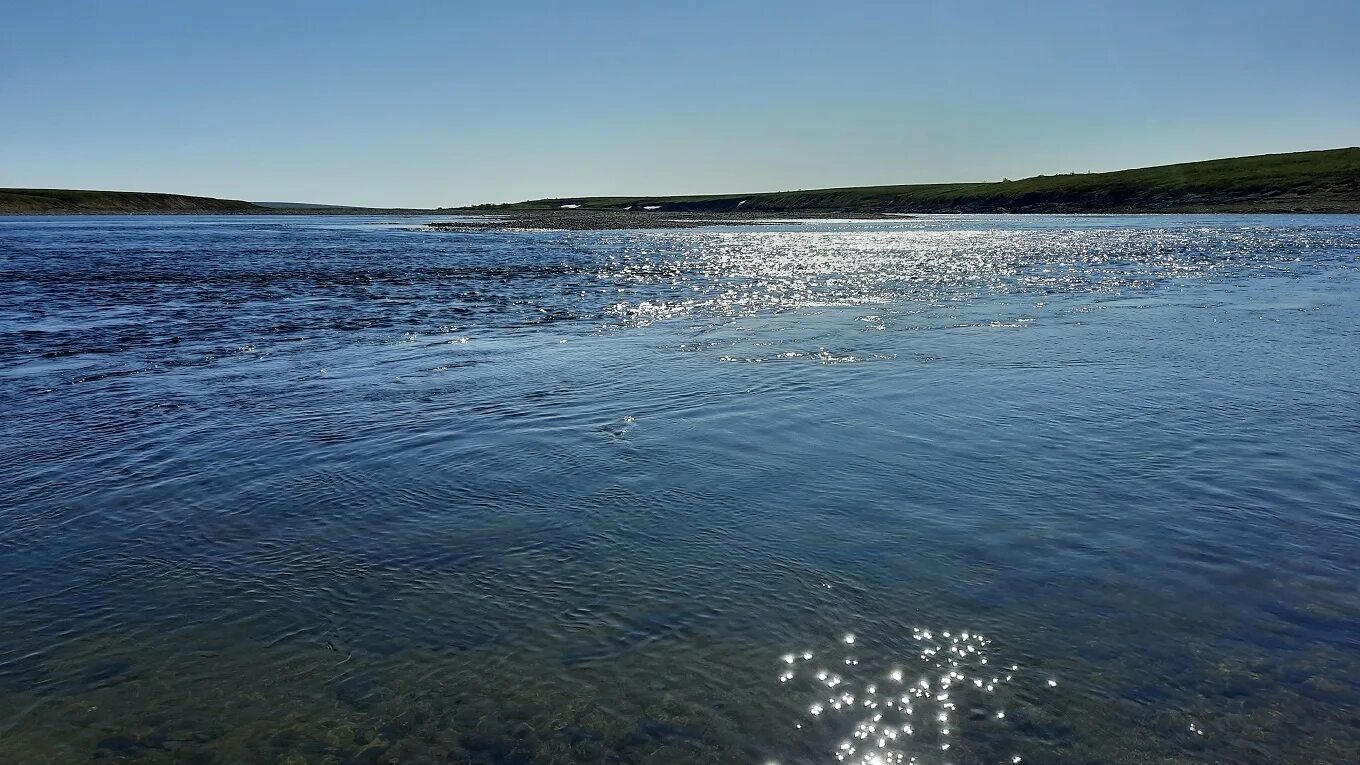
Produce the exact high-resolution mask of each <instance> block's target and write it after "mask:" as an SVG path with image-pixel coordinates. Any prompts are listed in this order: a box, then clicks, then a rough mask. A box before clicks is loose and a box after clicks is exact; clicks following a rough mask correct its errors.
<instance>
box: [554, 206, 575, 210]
mask: <svg viewBox="0 0 1360 765" xmlns="http://www.w3.org/2000/svg"><path fill="white" fill-rule="evenodd" d="M579 207H580V205H562V206H561V207H559V208H557V209H559V210H575V209H577V208H579Z"/></svg>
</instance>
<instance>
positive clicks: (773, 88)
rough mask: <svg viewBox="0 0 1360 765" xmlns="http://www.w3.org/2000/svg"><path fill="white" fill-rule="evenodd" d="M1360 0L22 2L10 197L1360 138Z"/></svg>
mask: <svg viewBox="0 0 1360 765" xmlns="http://www.w3.org/2000/svg"><path fill="white" fill-rule="evenodd" d="M1358 29H1360V2H1355V0H1338V1H1336V2H1331V1H1327V2H1307V0H1301V1H1299V2H1292V3H1290V2H1265V1H1264V0H1237V1H1236V2H1219V1H1218V0H1200V1H1199V2H1194V3H1188V2H1184V0H1180V1H1179V2H1163V1H1162V0H1141V1H1140V2H1126V3H1118V4H1115V3H1106V2H1099V1H1098V0H1091V1H1089V2H1081V3H1050V2H997V1H992V2H984V1H978V2H950V3H946V2H907V1H906V0H899V1H898V2H855V1H853V0H841V1H840V2H826V1H825V0H821V1H819V2H800V1H798V0H786V1H785V2H740V1H739V0H730V1H729V2H703V1H702V0H698V1H695V2H682V3H646V2H639V1H638V0H631V1H630V2H592V1H591V0H577V1H576V2H567V1H566V0H559V1H558V2H531V1H529V0H522V1H521V2H514V3H509V2H387V3H351V2H343V1H341V0H332V1H331V2H303V1H301V0H295V1H291V2H284V1H282V0H273V2H252V1H250V0H236V1H235V2H231V3H225V2H220V3H209V2H183V1H182V0H180V1H178V2H141V1H138V0H125V1H124V2H63V1H61V0H44V2H32V0H23V2H18V1H16V0H0V186H29V187H33V186H37V187H53V188H101V189H132V190H143V191H172V192H181V193H192V194H204V195H210V196H220V197H232V198H244V199H254V200H301V201H316V202H331V203H355V204H370V205H392V206H400V205H412V206H435V205H454V204H463V203H475V202H484V201H513V200H519V199H526V198H534V197H544V196H567V195H576V194H582V195H584V194H660V193H703V192H741V191H760V190H777V189H794V188H817V187H823V186H848V185H864V184H879V183H913V182H932V181H950V180H993V179H1000V178H1002V177H1011V178H1018V177H1023V176H1027V175H1034V174H1038V173H1054V172H1066V171H1086V170H1110V169H1120V168H1126V167H1136V166H1142V165H1151V164H1164V163H1169V162H1180V161H1188V160H1195V159H1205V158H1211V157H1222V156H1236V155H1243V154H1258V153H1266V152H1277V151H1294V150H1302V149H1316V148H1333V147H1338V146H1353V145H1357V144H1360V97H1357V94H1358V93H1360V45H1358V44H1357V43H1356V30H1358Z"/></svg>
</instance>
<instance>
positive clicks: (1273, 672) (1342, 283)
mask: <svg viewBox="0 0 1360 765" xmlns="http://www.w3.org/2000/svg"><path fill="white" fill-rule="evenodd" d="M422 222H423V221H420V220H413V219H399V218H398V219H393V218H336V217H307V216H280V217H235V218H234V217H189V216H184V217H119V218H99V217H46V218H7V219H0V284H2V285H3V292H0V412H3V418H4V428H3V431H2V432H0V497H4V498H5V499H4V502H3V504H0V521H2V522H0V571H3V572H4V587H3V588H0V614H3V618H0V761H6V762H10V761H13V762H53V763H57V762H61V763H65V762H83V761H86V760H94V759H101V761H108V762H136V763H159V762H195V763H199V762H201V763H219V762H220V763H229V762H246V761H248V762H293V763H297V762H304V763H350V762H421V761H438V762H472V763H493V762H494V763H543V762H602V763H603V762H647V763H661V762H752V763H763V762H766V761H770V760H774V761H778V762H781V763H823V762H838V761H846V762H857V761H873V759H872V758H874V757H878V758H880V761H882V762H908V761H909V758H911V757H915V759H916V762H918V763H922V765H925V764H926V763H945V762H953V763H992V762H1012V761H1013V758H1015V757H1017V756H1018V757H1021V758H1022V761H1029V762H1053V763H1109V762H1129V763H1141V762H1187V763H1189V762H1262V763H1265V762H1289V761H1292V762H1334V763H1342V762H1354V761H1356V760H1360V724H1358V723H1357V720H1360V714H1357V704H1358V703H1360V579H1358V578H1357V575H1356V571H1357V564H1360V554H1358V553H1357V551H1360V545H1358V544H1357V543H1358V542H1360V472H1357V470H1356V466H1357V465H1360V379H1358V376H1357V370H1360V329H1358V328H1360V300H1358V299H1357V295H1360V291H1358V290H1357V288H1360V278H1357V276H1358V275H1360V271H1357V267H1358V266H1360V218H1357V217H1354V216H1228V217H1208V216H1145V217H1109V216H1087V217H1031V216H1012V217H987V216H940V217H930V218H923V219H911V220H902V221H893V222H873V223H865V222H841V223H821V224H807V223H797V222H791V223H789V224H787V225H777V226H762V227H755V228H741V227H728V228H709V229H690V230H668V231H654V232H649V231H628V232H502V233H486V232H481V233H449V232H436V231H431V230H428V229H424V228H422V227H421V225H420V223H422ZM946 633H948V634H946ZM965 633H966V637H965ZM851 637H853V641H848V639H849V638H851ZM969 649H972V650H969ZM805 656H809V657H810V658H804V657H805ZM983 659H985V660H986V663H983ZM1012 668H1013V669H1012ZM922 681H925V683H926V685H925V686H922V685H920V683H921V682H922ZM927 690H928V692H927ZM846 695H848V696H851V697H853V701H851V702H847V701H845V699H844V697H845V696H846ZM904 699H905V700H904ZM889 701H892V702H893V706H891V707H889V706H888V705H887V704H888V702H889ZM838 702H839V703H841V707H840V708H837V707H836V706H835V705H836V703H838ZM866 702H868V705H866ZM905 706H911V707H912V712H911V714H910V715H908V714H907V713H906V712H905V710H904V707H905ZM875 715H879V716H880V719H878V720H875V719H874V716H875ZM941 715H943V717H944V719H940V716H941ZM913 720H916V722H913ZM870 725H872V726H875V727H874V728H873V729H872V730H871V729H870V728H868V727H867V726H870ZM889 725H892V726H893V728H892V735H891V736H889V735H887V734H885V733H884V731H885V730H888V726H889ZM908 725H909V726H910V727H911V731H910V733H908V732H906V730H905V729H904V728H905V727H906V726H908ZM946 731H947V732H946ZM880 739H881V741H880ZM847 744H848V745H849V746H846V745H847ZM851 749H853V750H854V751H853V753H851Z"/></svg>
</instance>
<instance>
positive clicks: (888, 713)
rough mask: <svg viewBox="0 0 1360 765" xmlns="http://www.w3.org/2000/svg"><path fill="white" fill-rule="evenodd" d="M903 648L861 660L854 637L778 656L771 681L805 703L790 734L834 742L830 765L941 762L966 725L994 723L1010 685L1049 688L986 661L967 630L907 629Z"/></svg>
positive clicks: (985, 644) (984, 646)
mask: <svg viewBox="0 0 1360 765" xmlns="http://www.w3.org/2000/svg"><path fill="white" fill-rule="evenodd" d="M912 640H913V641H914V642H915V646H914V648H913V653H910V654H907V655H904V656H893V657H885V656H870V655H868V654H872V653H875V652H874V651H872V650H871V651H868V652H867V653H866V652H865V651H862V650H857V649H856V637H855V635H854V634H847V635H845V636H844V637H843V638H842V639H841V640H840V641H839V642H838V643H837V644H836V645H835V646H834V647H832V648H829V649H825V650H820V651H812V650H803V651H798V652H792V653H786V654H784V655H783V656H782V657H781V658H780V671H779V675H778V679H779V682H780V683H781V684H783V685H785V686H787V687H788V688H789V689H790V691H791V692H792V693H794V694H796V695H797V696H798V697H800V698H803V699H805V700H806V701H807V704H808V705H807V708H806V712H807V714H806V716H805V717H804V718H803V719H802V720H799V721H798V722H795V723H794V724H793V725H794V728H796V729H798V730H803V729H804V728H805V727H815V728H816V729H817V730H818V732H820V733H822V734H823V735H824V736H825V737H826V738H827V739H828V740H835V741H836V743H835V745H834V749H833V752H834V756H835V758H836V760H838V761H840V762H846V763H852V764H853V765H922V764H924V763H934V762H949V759H948V758H949V757H950V750H951V748H953V747H954V746H955V745H956V743H958V742H959V739H960V737H961V736H963V735H964V733H965V731H966V729H967V728H968V727H970V726H974V725H989V726H993V727H995V726H998V725H1004V721H1005V719H1006V709H1005V702H1006V700H1007V699H1008V698H1009V697H1010V696H1011V694H1010V692H1009V691H1008V686H1009V685H1011V684H1012V683H1013V682H1023V681H1025V680H1026V679H1028V680H1030V682H1031V685H1034V686H1035V687H1040V686H1042V687H1046V688H1052V687H1056V685H1057V681H1056V680H1055V679H1053V678H1051V677H1049V678H1047V679H1046V680H1045V681H1044V682H1043V683H1038V682H1036V681H1035V680H1034V678H1033V677H1032V675H1033V674H1034V673H1032V672H1029V673H1026V672H1025V671H1023V670H1021V669H1020V667H1019V665H1017V664H1002V663H1001V662H998V661H994V660H993V659H992V657H991V656H990V655H989V651H988V649H989V648H990V647H991V645H992V641H991V640H990V639H988V638H987V637H985V636H984V635H981V634H979V633H977V632H971V631H968V630H963V631H950V630H938V631H937V630H930V629H925V628H921V627H913V628H912ZM1007 761H1008V762H1012V763H1018V762H1021V761H1022V757H1021V756H1020V755H1018V754H1010V755H1008V760H1007Z"/></svg>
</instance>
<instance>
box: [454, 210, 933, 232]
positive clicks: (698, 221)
mask: <svg viewBox="0 0 1360 765" xmlns="http://www.w3.org/2000/svg"><path fill="white" fill-rule="evenodd" d="M467 214H468V215H469V219H468V220H450V221H436V222H434V223H430V224H428V227H429V228H432V229H435V230H438V231H514V230H519V231H606V230H611V229H624V230H628V229H633V230H636V229H667V228H699V227H702V226H759V225H773V224H778V223H783V222H787V221H792V220H796V221H818V220H885V221H888V220H905V219H910V218H912V217H915V216H911V215H889V214H878V213H869V214H865V213H846V214H843V215H837V214H833V213H826V212H823V213H818V214H806V213H805V214H798V213H727V212H716V213H715V212H682V211H674V212H667V211H660V210H654V211H640V212H639V211H631V210H507V211H504V212H500V211H497V212H494V213H486V212H483V211H480V210H469V211H467ZM472 216H476V219H472Z"/></svg>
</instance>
